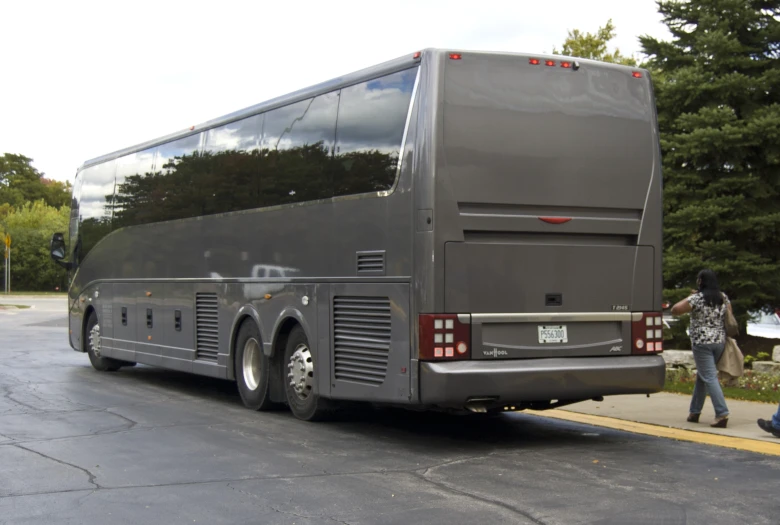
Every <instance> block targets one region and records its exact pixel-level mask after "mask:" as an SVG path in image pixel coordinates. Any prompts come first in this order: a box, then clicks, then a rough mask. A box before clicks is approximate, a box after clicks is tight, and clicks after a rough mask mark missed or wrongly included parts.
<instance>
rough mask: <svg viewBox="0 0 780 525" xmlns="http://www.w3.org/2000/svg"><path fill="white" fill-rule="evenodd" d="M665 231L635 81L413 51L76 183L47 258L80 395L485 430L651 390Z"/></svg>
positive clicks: (553, 60) (143, 147)
mask: <svg viewBox="0 0 780 525" xmlns="http://www.w3.org/2000/svg"><path fill="white" fill-rule="evenodd" d="M661 220H662V218H661V162H660V155H659V140H658V131H657V122H656V115H655V105H654V99H653V93H652V86H651V83H650V79H649V78H648V74H647V72H646V71H644V70H640V69H635V68H630V67H625V66H619V65H614V64H607V63H601V62H595V61H588V60H579V59H570V58H566V57H561V56H540V55H528V54H509V53H483V52H469V51H457V52H456V51H447V50H434V49H429V50H425V51H422V52H418V53H414V54H410V55H408V56H406V57H403V58H399V59H396V60H393V61H390V62H387V63H383V64H381V65H378V66H375V67H371V68H368V69H365V70H362V71H359V72H356V73H353V74H350V75H347V76H344V77H341V78H337V79H334V80H331V81H329V82H326V83H323V84H320V85H317V86H314V87H311V88H308V89H304V90H301V91H298V92H295V93H292V94H290V95H287V96H283V97H280V98H277V99H274V100H270V101H268V102H265V103H262V104H258V105H256V106H253V107H250V108H247V109H245V110H242V111H238V112H235V113H232V114H229V115H226V116H224V117H222V118H219V119H215V120H212V121H209V122H206V123H204V124H202V125H199V126H193V127H191V128H189V129H187V130H184V131H182V132H180V133H175V134H172V135H169V136H166V137H163V138H160V139H158V140H153V141H149V142H147V143H144V144H140V145H138V146H135V147H132V148H127V149H125V150H121V151H118V152H115V153H112V154H109V155H105V156H103V157H100V158H96V159H93V160H90V161H87V162H86V163H84V165H83V166H82V167H81V168H80V169H79V170H78V173H77V175H76V179H75V183H74V187H73V199H72V216H71V222H70V231H69V234H68V235H67V238H66V236H65V235H64V234H56V235H55V236H54V237H53V239H52V244H51V251H52V257H53V258H54V259H55V261H57V262H58V263H59V264H61V265H63V266H66V267H67V268H69V269H70V270H71V272H72V274H71V277H72V279H71V280H72V284H71V286H70V290H69V314H70V315H69V323H70V345H71V346H72V347H73V349H74V350H76V351H79V352H86V353H87V354H88V356H89V359H90V361H91V363H92V365H93V366H94V367H95V368H96V369H97V370H101V371H115V370H117V369H119V368H121V367H122V366H126V365H132V364H135V363H142V364H145V365H153V366H158V367H165V368H169V369H174V370H180V371H186V372H191V373H194V374H202V375H207V376H213V377H217V378H223V379H228V380H234V381H235V382H236V383H237V385H238V390H239V392H240V394H241V398H242V400H243V402H244V404H245V405H246V406H247V407H249V408H251V409H257V410H260V409H267V408H270V407H273V406H275V405H283V404H286V405H288V406H289V407H290V409H291V410H292V412H293V413H294V415H295V416H297V417H299V418H301V419H304V420H314V419H318V418H321V417H323V416H325V415H327V414H329V413H330V412H331V411H332V410H334V409H337V408H338V407H339V406H344V403H343V401H348V400H350V401H367V402H372V403H385V404H391V405H401V406H408V407H416V408H422V409H443V410H455V411H472V412H491V411H502V410H513V409H514V410H521V409H525V408H533V409H546V408H552V407H557V406H562V405H564V404H568V403H574V402H578V401H583V400H588V399H594V398H601V397H602V396H605V395H614V394H644V393H652V392H657V391H659V390H661V388H662V387H663V383H664V362H663V359H662V357H661V356H660V355H658V354H659V353H660V352H661V351H662V350H663V348H662V347H663V342H662V339H663V333H662V318H661V240H662V238H661V226H662V223H661ZM66 261H67V262H66Z"/></svg>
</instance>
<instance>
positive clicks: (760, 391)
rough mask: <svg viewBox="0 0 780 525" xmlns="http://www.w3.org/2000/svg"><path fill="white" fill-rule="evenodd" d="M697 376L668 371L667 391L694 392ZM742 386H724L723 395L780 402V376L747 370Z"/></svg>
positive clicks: (748, 399)
mask: <svg viewBox="0 0 780 525" xmlns="http://www.w3.org/2000/svg"><path fill="white" fill-rule="evenodd" d="M695 382H696V376H690V375H688V374H687V372H684V371H683V372H680V371H673V372H667V374H666V384H665V385H664V391H665V392H674V393H676V394H687V395H691V394H693V386H694V383H695ZM739 385H740V386H723V385H722V384H721V388H722V389H723V395H724V396H726V398H728V399H739V400H743V401H758V402H761V403H773V404H775V405H776V404H778V403H780V377H775V376H768V375H758V374H754V373H753V371H752V370H746V371H745V375H744V376H743V377H741V378H740V379H739Z"/></svg>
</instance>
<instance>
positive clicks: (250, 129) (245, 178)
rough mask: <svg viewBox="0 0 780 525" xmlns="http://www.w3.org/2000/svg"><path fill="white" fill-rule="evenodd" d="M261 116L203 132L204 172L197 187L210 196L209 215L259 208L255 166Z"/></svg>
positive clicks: (257, 161) (258, 184) (257, 178)
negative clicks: (204, 138)
mask: <svg viewBox="0 0 780 525" xmlns="http://www.w3.org/2000/svg"><path fill="white" fill-rule="evenodd" d="M262 127H263V115H254V116H251V117H248V118H245V119H242V120H239V121H236V122H231V123H230V124H225V125H224V126H220V127H218V128H213V129H210V130H208V131H207V132H206V142H205V146H204V151H203V163H204V164H205V171H204V173H203V178H202V180H201V182H200V183H199V184H200V185H201V186H202V189H203V191H204V192H205V193H206V194H210V195H211V203H210V205H211V209H210V213H225V212H230V211H239V210H247V209H251V208H258V207H259V206H261V204H260V202H261V200H262V194H261V191H262V190H261V187H260V176H259V169H260V167H259V164H260V137H261V135H262Z"/></svg>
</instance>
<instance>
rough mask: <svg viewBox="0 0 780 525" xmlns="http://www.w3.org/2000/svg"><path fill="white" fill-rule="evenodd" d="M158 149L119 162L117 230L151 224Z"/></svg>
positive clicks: (124, 158) (115, 204)
mask: <svg viewBox="0 0 780 525" xmlns="http://www.w3.org/2000/svg"><path fill="white" fill-rule="evenodd" d="M153 171H154V149H149V150H144V151H139V152H137V153H131V154H130V155H125V156H124V157H120V158H119V159H117V169H116V195H115V196H114V228H115V229H116V228H124V227H126V226H134V225H136V224H144V223H146V222H151V221H149V220H148V219H149V218H150V212H149V208H151V207H152V205H151V202H152V193H153V192H152V186H153V184H152V183H153V175H154V173H153Z"/></svg>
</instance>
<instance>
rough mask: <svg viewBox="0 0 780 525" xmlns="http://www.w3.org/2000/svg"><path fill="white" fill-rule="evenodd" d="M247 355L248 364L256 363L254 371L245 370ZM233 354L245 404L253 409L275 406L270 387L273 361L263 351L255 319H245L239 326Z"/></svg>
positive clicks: (242, 399) (237, 380) (240, 391)
mask: <svg viewBox="0 0 780 525" xmlns="http://www.w3.org/2000/svg"><path fill="white" fill-rule="evenodd" d="M247 352H252V354H247ZM247 355H249V357H248V359H249V361H248V362H247V363H246V364H247V365H250V368H251V364H252V363H254V364H255V365H256V367H257V368H256V369H255V370H254V372H252V371H251V370H245V366H244V365H245V363H244V357H245V356H247ZM233 356H234V357H233V366H234V368H233V370H235V376H236V383H237V384H238V393H239V394H240V395H241V401H243V403H244V406H245V407H247V408H249V409H252V410H270V409H272V408H275V403H272V402H271V395H270V389H269V378H270V377H271V374H270V370H271V362H270V360H269V359H268V357H267V356H266V355H265V353H264V352H263V340H262V339H261V338H260V330H258V329H257V325H256V324H255V322H254V321H245V322H244V323H243V324H242V325H241V328H239V330H238V337H237V338H236V348H235V352H233ZM252 356H254V357H252ZM245 372H246V373H245Z"/></svg>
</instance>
